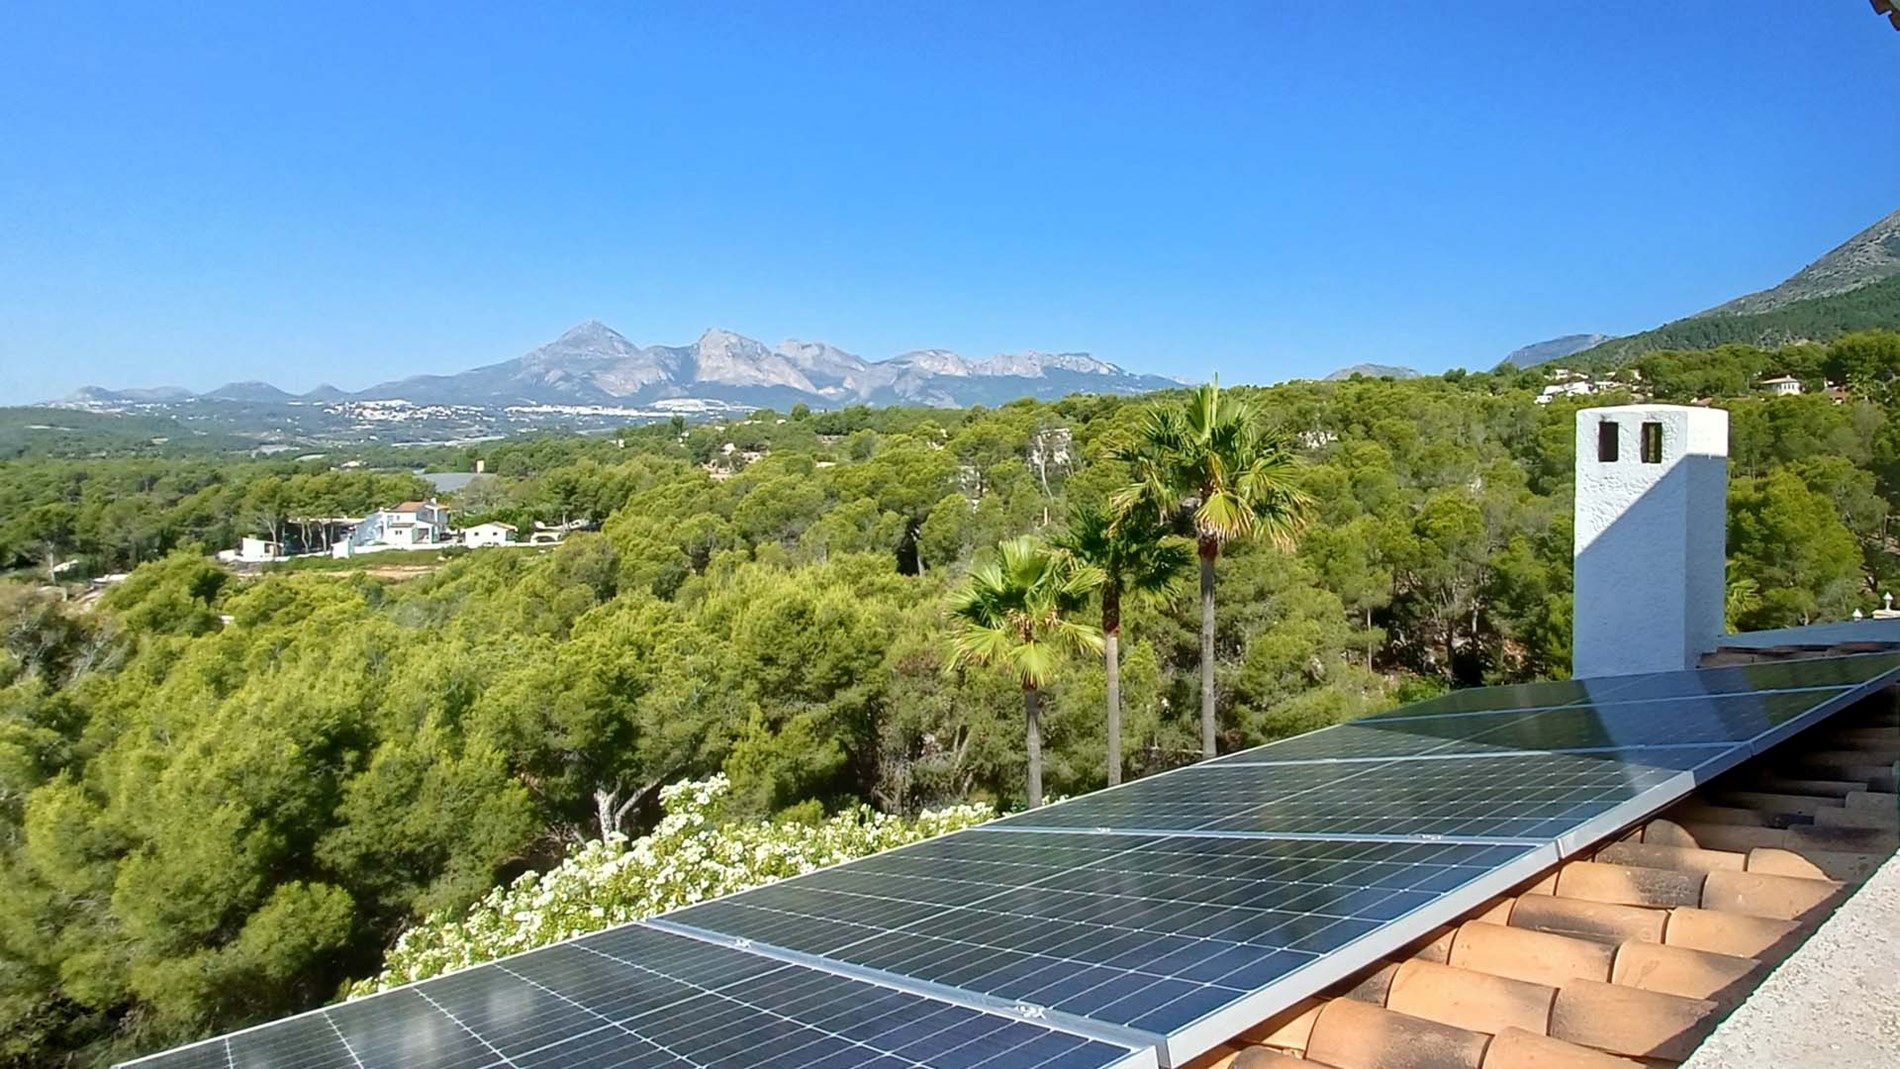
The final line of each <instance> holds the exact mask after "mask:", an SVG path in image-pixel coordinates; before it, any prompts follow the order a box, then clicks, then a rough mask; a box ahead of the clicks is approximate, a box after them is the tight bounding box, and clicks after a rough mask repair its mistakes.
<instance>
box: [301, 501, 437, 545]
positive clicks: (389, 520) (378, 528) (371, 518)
mask: <svg viewBox="0 0 1900 1069" xmlns="http://www.w3.org/2000/svg"><path fill="white" fill-rule="evenodd" d="M454 544H455V536H454V533H453V532H452V531H450V530H449V510H448V509H446V508H443V507H442V506H441V505H439V504H437V503H436V502H434V501H405V502H403V503H402V504H400V505H397V506H395V507H394V508H386V509H378V510H376V511H375V512H372V513H370V514H369V515H368V516H367V517H365V518H364V520H363V522H362V523H359V524H357V525H356V526H355V527H354V528H353V529H351V531H350V536H349V537H348V538H345V539H343V540H342V541H340V542H338V543H337V544H336V545H334V546H332V547H331V550H330V551H331V553H332V554H333V555H334V556H338V557H351V556H355V555H356V554H358V553H370V552H375V551H377V550H383V549H439V548H442V547H444V546H451V545H454Z"/></svg>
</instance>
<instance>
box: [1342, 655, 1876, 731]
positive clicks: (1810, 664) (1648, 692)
mask: <svg viewBox="0 0 1900 1069" xmlns="http://www.w3.org/2000/svg"><path fill="white" fill-rule="evenodd" d="M1895 671H1900V652H1896V653H1869V654H1863V655H1859V656H1852V657H1817V658H1810V659H1805V660H1790V661H1769V662H1764V663H1761V664H1746V665H1728V666H1724V667H1721V668H1697V669H1690V670H1685V671H1680V672H1650V673H1642V674H1637V675H1627V676H1603V677H1600V678H1596V679H1566V680H1559V681H1554V682H1547V683H1519V684H1512V685H1510V686H1503V687H1478V688H1473V689H1470V690H1455V691H1452V692H1451V693H1449V694H1443V695H1440V696H1439V697H1436V698H1432V699H1430V700H1427V701H1422V702H1414V703H1412V704H1411V705H1404V706H1400V707H1399V708H1397V709H1392V710H1388V711H1386V712H1383V713H1374V714H1372V715H1371V716H1367V717H1361V718H1360V719H1359V720H1356V721H1354V723H1355V724H1384V723H1389V722H1391V721H1395V720H1406V719H1411V718H1415V717H1439V716H1444V715H1447V714H1472V713H1477V714H1484V713H1500V712H1523V711H1530V710H1538V709H1552V708H1557V707H1559V706H1566V705H1584V704H1592V703H1604V702H1628V701H1639V700H1661V699H1672V698H1697V697H1711V696H1715V695H1721V694H1759V693H1762V692H1766V691H1784V690H1788V691H1800V690H1808V689H1812V688H1817V687H1844V686H1852V687H1862V686H1867V685H1870V684H1875V683H1877V682H1878V681H1880V680H1881V679H1883V678H1884V677H1886V676H1889V675H1891V674H1892V673H1894V672H1895Z"/></svg>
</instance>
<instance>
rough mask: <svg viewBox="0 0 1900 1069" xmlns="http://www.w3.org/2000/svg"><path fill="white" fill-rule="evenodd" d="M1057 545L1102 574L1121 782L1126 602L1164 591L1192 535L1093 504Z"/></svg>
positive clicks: (1182, 568) (1181, 566)
mask: <svg viewBox="0 0 1900 1069" xmlns="http://www.w3.org/2000/svg"><path fill="white" fill-rule="evenodd" d="M1057 545H1058V546H1059V547H1060V548H1061V549H1063V550H1064V551H1066V552H1067V553H1068V554H1069V556H1070V557H1071V558H1073V559H1074V560H1076V561H1078V562H1080V563H1082V564H1085V565H1090V566H1093V567H1094V568H1095V569H1096V570H1097V571H1099V572H1100V573H1101V574H1102V580H1101V595H1102V640H1103V648H1104V657H1105V658H1106V660H1107V664H1108V784H1109V786H1111V787H1112V786H1114V785H1115V784H1117V783H1120V782H1121V781H1122V675H1121V633H1122V601H1123V599H1128V600H1131V601H1136V600H1147V599H1153V598H1159V597H1162V596H1164V595H1165V594H1166V593H1167V592H1168V590H1169V589H1170V588H1171V587H1173V586H1174V584H1175V581H1176V580H1178V579H1180V578H1181V576H1182V575H1183V574H1184V573H1186V572H1187V569H1188V565H1189V564H1190V563H1192V562H1193V559H1194V554H1193V550H1192V549H1191V548H1190V547H1189V543H1188V542H1187V540H1185V539H1182V538H1177V537H1174V536H1172V535H1170V534H1168V532H1167V529H1166V528H1164V527H1162V526H1161V525H1160V524H1159V523H1157V522H1155V521H1154V519H1153V518H1152V517H1148V516H1130V517H1128V518H1127V519H1125V520H1123V521H1122V522H1119V523H1118V522H1116V521H1115V518H1114V517H1113V516H1111V515H1110V514H1108V513H1106V512H1103V511H1101V510H1099V509H1094V508H1082V509H1078V510H1077V511H1076V513H1075V515H1074V517H1073V518H1071V519H1070V521H1069V530H1068V532H1067V533H1066V534H1064V535H1063V536H1062V538H1061V539H1059V540H1058V541H1057Z"/></svg>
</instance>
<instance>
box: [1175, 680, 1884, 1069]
mask: <svg viewBox="0 0 1900 1069" xmlns="http://www.w3.org/2000/svg"><path fill="white" fill-rule="evenodd" d="M1897 762H1900V713H1897V712H1896V709H1895V706H1894V703H1893V700H1892V698H1891V692H1889V695H1887V696H1883V697H1881V698H1877V699H1874V700H1872V701H1870V702H1867V703H1863V705H1862V706H1860V707H1858V708H1857V709H1854V710H1850V711H1848V712H1845V713H1842V714H1841V715H1840V716H1839V717H1837V718H1836V719H1835V720H1834V721H1833V722H1832V723H1831V724H1830V725H1828V726H1824V727H1822V728H1819V729H1817V730H1816V731H1811V732H1809V733H1807V734H1804V735H1802V736H1800V737H1798V738H1796V739H1794V740H1792V741H1791V742H1789V743H1787V744H1785V745H1784V746H1782V747H1780V748H1778V749H1776V750H1774V751H1771V752H1769V753H1767V754H1765V755H1763V756H1762V757H1760V758H1757V759H1756V760H1755V761H1752V762H1750V763H1749V764H1746V765H1743V766H1742V767H1740V768H1738V769H1736V770H1734V771H1733V772H1731V773H1729V774H1728V775H1727V776H1725V777H1722V778H1721V779H1718V780H1716V781H1715V782H1713V783H1711V784H1709V785H1708V786H1707V787H1705V788H1704V789H1703V790H1702V791H1700V792H1699V793H1698V794H1697V795H1695V796H1693V797H1691V798H1689V799H1686V800H1685V801H1683V802H1682V803H1680V804H1678V805H1677V806H1675V807H1674V808H1672V809H1670V810H1667V811H1666V812H1664V813H1663V814H1662V815H1661V816H1659V817H1657V818H1655V819H1652V820H1650V821H1648V822H1646V823H1645V824H1643V825H1642V826H1640V827H1638V828H1636V829H1634V830H1633V831H1631V832H1629V833H1628V834H1627V835H1625V836H1624V837H1622V838H1621V839H1620V840H1618V841H1615V842H1612V843H1609V844H1608V845H1605V846H1603V847H1601V848H1600V849H1599V850H1597V851H1596V853H1595V854H1594V855H1593V856H1590V857H1588V858H1585V859H1578V860H1571V861H1569V862H1566V863H1565V864H1563V865H1561V866H1559V867H1558V868H1556V869H1554V870H1552V871H1550V872H1547V873H1545V874H1544V875H1543V876H1542V877H1541V878H1540V879H1539V880H1537V881H1536V882H1535V883H1533V884H1531V885H1529V886H1526V887H1524V888H1521V889H1520V890H1519V892H1517V893H1515V894H1513V895H1511V896H1508V897H1505V898H1502V899H1499V900H1497V901H1495V902H1492V903H1490V904H1489V905H1487V906H1486V907H1485V908H1483V909H1481V910H1479V911H1477V912H1476V913H1473V914H1472V915H1470V916H1468V917H1466V918H1465V919H1464V921H1463V922H1462V923H1460V924H1458V925H1457V926H1455V927H1451V928H1447V929H1444V930H1442V931H1440V932H1439V933H1437V935H1436V936H1435V937H1434V938H1432V939H1431V940H1430V941H1429V942H1427V943H1425V944H1423V945H1420V946H1416V947H1413V948H1412V949H1411V950H1410V951H1409V952H1408V953H1407V954H1405V955H1401V956H1400V957H1397V958H1394V959H1392V960H1389V961H1387V962H1385V963H1384V964H1382V965H1381V966H1379V967H1377V968H1376V969H1374V970H1372V971H1370V972H1367V973H1365V974H1362V975H1360V976H1357V977H1354V978H1351V979H1350V980H1348V981H1347V982H1346V983H1344V984H1342V985H1340V986H1339V987H1337V988H1336V989H1334V990H1333V991H1332V992H1330V993H1329V994H1327V995H1325V996H1323V997H1319V998H1314V999H1308V1000H1305V1001H1304V1002H1302V1003H1300V1004H1298V1005H1295V1006H1293V1007H1290V1008H1288V1009H1287V1010H1286V1011H1285V1012H1283V1013H1281V1014H1279V1015H1277V1016H1275V1017H1273V1018H1271V1019H1269V1020H1267V1021H1264V1022H1261V1023H1260V1024H1259V1025H1257V1026H1256V1027H1254V1028H1253V1029H1250V1030H1249V1031H1247V1032H1245V1033H1243V1034H1242V1035H1240V1036H1238V1037H1236V1038H1235V1039H1234V1040H1233V1041H1232V1042H1231V1043H1230V1044H1228V1045H1227V1046H1226V1047H1223V1048H1218V1049H1216V1050H1215V1051H1214V1052H1212V1053H1210V1054H1209V1055H1207V1056H1205V1057H1203V1058H1202V1059H1200V1060H1198V1061H1197V1063H1196V1065H1195V1067H1194V1069H1296V1067H1300V1066H1305V1067H1308V1069H1314V1067H1332V1069H1596V1067H1605V1069H1607V1067H1613V1066H1632V1065H1651V1066H1666V1065H1674V1064H1676V1063H1678V1062H1681V1061H1682V1060H1683V1059H1685V1058H1687V1057H1688V1056H1689V1054H1690V1052H1691V1051H1693V1050H1694V1049H1695V1047H1696V1045H1697V1044H1698V1043H1700V1042H1701V1041H1702V1039H1703V1038H1704V1037H1705V1036H1707V1035H1708V1033H1709V1031H1710V1030H1711V1029H1712V1028H1713V1027H1714V1026H1715V1024H1716V1023H1717V1022H1718V1021H1719V1020H1720V1019H1721V1018H1722V1017H1724V1016H1725V1015H1726V1014H1727V1013H1728V1012H1730V1011H1731V1010H1733V1009H1734V1008H1735V1007H1736V1006H1737V1005H1738V1004H1740V1003H1741V1002H1742V1000H1743V999H1745V998H1746V997H1747V995H1748V992H1750V991H1751V990H1753V989H1754V987H1755V985H1756V984H1757V983H1759V982H1760V981H1761V979H1762V978H1763V976H1764V975H1766V973H1767V972H1768V971H1769V970H1770V969H1771V968H1772V967H1773V966H1774V965H1775V964H1776V963H1777V962H1779V961H1781V960H1782V959H1783V958H1785V957H1787V956H1788V955H1789V954H1790V953H1792V952H1793V951H1794V950H1795V948H1796V947H1798V946H1799V945H1800V943H1801V942H1802V941H1803V940H1804V939H1805V938H1806V937H1807V935H1808V934H1809V933H1810V932H1811V931H1812V930H1813V929H1814V927H1815V926H1817V925H1818V924H1819V923H1820V921H1821V920H1822V919H1823V918H1824V917H1825V916H1826V915H1827V914H1828V913H1830V912H1832V911H1833V909H1834V907H1835V906H1836V905H1837V904H1838V903H1839V902H1840V901H1841V900H1842V899H1844V898H1845V897H1846V896H1847V895H1849V894H1851V893H1852V890H1853V888H1854V887H1855V886H1856V885H1858V884H1859V883H1860V882H1861V881H1863V880H1865V879H1866V878H1867V877H1868V876H1869V875H1870V874H1872V873H1873V872H1874V870H1875V869H1876V868H1878V867H1879V865H1880V863H1881V862H1882V861H1883V860H1884V859H1885V858H1886V857H1887V856H1888V855H1890V854H1892V853H1893V851H1894V849H1895V845H1896V842H1897V841H1900V808H1897V805H1896V802H1897V796H1896V795H1895V793H1894V791H1895V774H1896V769H1897V768H1900V764H1897Z"/></svg>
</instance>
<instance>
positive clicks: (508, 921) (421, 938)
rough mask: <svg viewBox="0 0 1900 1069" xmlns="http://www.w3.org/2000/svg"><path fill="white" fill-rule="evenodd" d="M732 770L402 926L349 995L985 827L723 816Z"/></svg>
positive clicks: (936, 814) (844, 817)
mask: <svg viewBox="0 0 1900 1069" xmlns="http://www.w3.org/2000/svg"><path fill="white" fill-rule="evenodd" d="M729 790H730V785H729V784H728V782H727V780H726V777H725V776H724V775H718V776H714V777H712V778H711V779H703V780H687V781H685V782H682V783H675V784H673V785H671V786H669V787H665V788H662V789H661V791H660V806H661V810H662V812H663V813H664V816H663V817H662V818H661V820H660V822H659V824H658V825H657V826H656V827H655V828H654V829H653V831H652V833H651V834H649V835H646V836H644V837H642V838H640V839H636V840H634V841H632V842H628V841H627V839H626V837H625V836H613V837H611V838H608V839H605V840H600V839H596V840H594V841H591V842H588V843H586V844H584V845H582V846H581V847H579V848H578V849H576V850H575V851H574V852H573V853H572V854H571V855H569V856H568V858H567V859H566V860H565V861H563V862H561V863H560V864H559V865H557V866H555V867H554V868H552V869H549V870H548V871H546V872H529V873H524V874H522V875H521V876H520V877H518V878H517V879H516V880H515V881H514V882H513V883H509V884H506V885H504V886H501V887H497V888H495V889H494V890H492V891H490V892H488V894H487V895H485V896H483V897H482V899H481V901H479V902H477V903H475V905H474V906H472V907H470V908H469V910H468V911H467V912H466V913H465V914H463V915H461V916H459V917H457V916H453V915H450V914H446V913H442V914H437V915H435V916H432V917H430V918H429V919H428V920H426V921H425V922H423V923H422V924H420V925H418V926H416V927H414V928H411V929H409V930H408V931H406V932H404V933H403V934H402V936H401V937H400V938H398V939H397V940H396V945H395V947H394V948H392V949H391V950H390V952H389V956H388V957H387V958H386V959H385V960H384V963H383V971H382V972H381V973H379V974H378V975H376V976H374V977H372V978H370V979H367V980H359V981H357V982H356V983H354V984H352V985H350V991H349V994H350V997H352V998H354V997H357V996H360V995H367V994H371V993H373V992H376V991H381V990H384V989H386V988H391V987H395V986H397V985H400V984H406V983H409V982H411V981H413V980H423V979H427V978H429V977H431V976H439V975H441V974H442V973H446V972H453V971H454V970H456V969H461V968H466V967H467V966H470V965H475V964H479V963H481V962H484V961H491V960H493V959H495V958H499V957H504V956H506V955H509V954H514V953H518V952H520V951H523V950H532V949H534V948H535V947H538V946H545V945H546V944H548V943H554V942H558V941H560V940H562V939H568V938H572V937H573V936H577V935H583V934H585V933H587V932H591V931H595V930H597V929H600V928H605V927H608V926H610V925H614V924H624V923H626V922H628V921H635V920H639V919H641V918H642V917H650V916H652V915H654V914H656V913H663V912H665V911H667V910H669V909H675V908H677V907H679V906H685V905H690V904H692V903H694V902H699V901H702V900H704V899H708V898H713V897H716V896H718V895H723V894H730V893H731V892H733V891H741V890H744V889H745V888H748V887H757V886H759V885H761V884H767V883H771V882H773V881H774V880H782V879H784V878H786V877H787V876H797V875H799V874H801V873H806V872H811V871H812V870H814V869H819V868H823V867H825V866H826V865H832V864H836V863H838V862H840V861H848V860H850V859H851V858H854V857H863V856H864V855H866V854H875V853H877V852H878V851H880V850H888V849H890V848H891V847H893V846H902V845H903V844H905V843H913V842H917V841H918V840H920V839H928V838H931V837H932V836H936V835H942V834H943V833H945V832H950V831H956V830H957V829H959V828H967V827H970V826H972V825H976V824H981V823H982V822H984V821H986V820H988V819H990V817H992V816H994V815H995V813H994V811H993V810H991V809H990V808H989V807H988V806H981V805H959V806H950V807H948V808H945V809H934V810H926V811H924V812H923V813H922V814H920V815H919V816H918V817H917V818H916V819H914V820H913V819H906V818H903V817H893V816H890V815H888V814H884V813H879V812H877V811H876V810H873V809H872V808H871V807H869V806H859V807H858V808H856V809H852V810H847V811H846V812H843V813H839V814H837V815H836V816H832V817H829V818H827V819H825V820H823V821H821V822H818V823H774V822H771V821H741V822H732V823H721V822H719V820H718V819H717V817H716V814H717V811H718V808H719V802H720V800H721V799H723V798H724V797H725V795H726V793H727V792H728V791H729Z"/></svg>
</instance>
